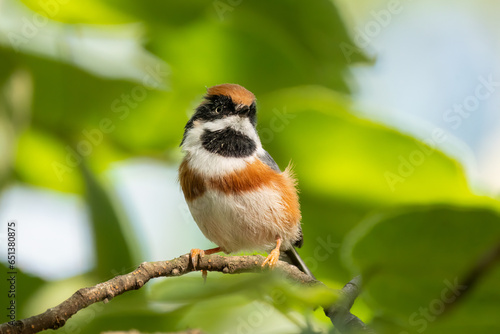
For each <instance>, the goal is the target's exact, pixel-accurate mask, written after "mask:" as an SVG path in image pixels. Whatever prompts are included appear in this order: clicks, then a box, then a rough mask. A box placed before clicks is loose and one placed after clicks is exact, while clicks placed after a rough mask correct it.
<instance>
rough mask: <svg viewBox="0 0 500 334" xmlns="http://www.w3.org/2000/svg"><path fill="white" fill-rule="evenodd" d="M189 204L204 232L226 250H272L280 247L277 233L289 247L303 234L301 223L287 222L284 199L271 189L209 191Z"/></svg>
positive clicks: (285, 246)
mask: <svg viewBox="0 0 500 334" xmlns="http://www.w3.org/2000/svg"><path fill="white" fill-rule="evenodd" d="M188 205H189V209H190V211H191V214H192V215H193V218H194V220H195V221H196V223H197V224H198V226H199V228H200V230H201V231H202V232H203V234H204V235H205V236H206V237H207V238H208V239H209V240H211V241H212V242H214V243H215V244H217V246H219V247H222V249H223V250H224V251H225V252H226V253H232V252H238V251H244V250H248V251H255V250H260V251H269V250H271V249H273V248H274V247H276V236H279V237H281V238H282V241H283V244H282V248H283V249H287V248H290V247H291V245H292V243H293V242H294V241H295V240H296V239H297V237H298V234H299V224H298V223H297V224H293V226H294V227H293V228H290V225H289V224H286V226H284V225H283V216H284V212H283V210H284V208H283V205H282V204H281V198H280V195H279V194H278V193H277V192H276V191H274V190H271V189H258V190H256V191H250V192H244V193H241V194H238V195H227V194H223V193H221V192H220V191H218V190H208V191H207V192H205V193H204V194H203V195H202V196H201V197H199V198H197V199H195V200H193V201H191V202H188Z"/></svg>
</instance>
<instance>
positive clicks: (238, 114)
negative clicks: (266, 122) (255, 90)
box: [181, 84, 261, 157]
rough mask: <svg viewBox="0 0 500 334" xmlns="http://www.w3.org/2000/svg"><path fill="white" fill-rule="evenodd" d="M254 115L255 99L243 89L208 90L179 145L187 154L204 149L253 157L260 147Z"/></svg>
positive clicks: (236, 155)
mask: <svg viewBox="0 0 500 334" xmlns="http://www.w3.org/2000/svg"><path fill="white" fill-rule="evenodd" d="M256 113H257V109H256V103H255V96H254V95H253V94H252V92H250V91H248V90H247V89H245V88H244V87H242V86H240V85H236V84H222V85H217V86H213V87H210V88H208V90H207V94H206V95H205V97H204V100H203V102H202V103H201V104H200V105H199V106H198V108H196V111H195V113H194V114H193V116H192V117H191V119H190V120H189V121H188V122H187V124H186V127H185V129H184V136H183V138H182V142H181V146H182V147H183V149H184V150H186V151H189V150H190V149H199V148H203V149H205V150H207V151H209V152H211V153H217V154H220V155H222V156H227V157H244V156H249V155H252V154H253V153H254V152H255V151H256V150H257V148H258V147H261V144H260V140H259V137H258V135H257V132H256V130H255V125H256V122H257V117H256Z"/></svg>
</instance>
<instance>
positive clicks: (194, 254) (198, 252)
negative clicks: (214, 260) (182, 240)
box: [189, 247, 222, 281]
mask: <svg viewBox="0 0 500 334" xmlns="http://www.w3.org/2000/svg"><path fill="white" fill-rule="evenodd" d="M218 252H222V249H221V248H220V247H215V248H210V249H207V250H203V249H198V248H193V249H191V252H189V255H190V257H191V263H192V264H193V268H194V270H196V265H197V264H198V261H200V259H201V258H202V257H203V256H205V255H210V254H214V253H218ZM201 276H202V277H203V280H204V281H206V279H207V271H206V270H202V271H201Z"/></svg>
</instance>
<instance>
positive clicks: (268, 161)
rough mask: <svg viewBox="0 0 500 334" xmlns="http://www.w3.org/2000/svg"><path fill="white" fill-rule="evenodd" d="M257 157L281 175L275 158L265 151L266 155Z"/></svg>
mask: <svg viewBox="0 0 500 334" xmlns="http://www.w3.org/2000/svg"><path fill="white" fill-rule="evenodd" d="M257 157H258V158H259V160H260V161H262V162H263V163H265V164H266V165H268V166H269V167H271V169H272V170H274V171H275V172H278V173H281V170H280V168H279V166H278V164H277V163H276V161H274V159H273V157H272V156H271V155H270V154H269V153H267V151H264V154H259V155H258V156H257Z"/></svg>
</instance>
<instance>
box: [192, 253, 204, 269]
mask: <svg viewBox="0 0 500 334" xmlns="http://www.w3.org/2000/svg"><path fill="white" fill-rule="evenodd" d="M189 255H190V257H191V263H192V264H193V269H194V270H196V265H197V264H198V262H199V261H200V259H201V258H202V257H204V256H205V251H204V250H202V249H198V248H193V249H191V252H189Z"/></svg>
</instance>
